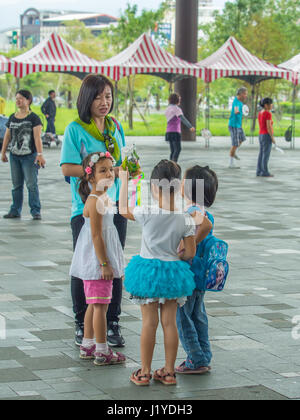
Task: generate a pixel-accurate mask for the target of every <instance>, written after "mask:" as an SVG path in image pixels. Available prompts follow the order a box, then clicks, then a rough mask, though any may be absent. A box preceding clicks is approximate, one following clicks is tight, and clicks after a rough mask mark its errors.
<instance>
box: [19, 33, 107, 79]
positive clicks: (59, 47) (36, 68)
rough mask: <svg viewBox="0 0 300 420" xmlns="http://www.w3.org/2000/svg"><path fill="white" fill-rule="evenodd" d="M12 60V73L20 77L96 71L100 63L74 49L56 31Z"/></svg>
mask: <svg viewBox="0 0 300 420" xmlns="http://www.w3.org/2000/svg"><path fill="white" fill-rule="evenodd" d="M13 61H14V62H15V67H14V69H13V71H12V74H13V75H14V76H16V77H20V78H22V77H24V76H27V75H28V74H31V73H39V72H72V73H98V72H99V64H100V62H99V61H97V60H94V59H92V58H89V57H87V56H86V55H84V54H82V53H81V52H79V51H77V50H75V48H73V47H72V46H71V45H70V44H68V43H67V42H66V41H64V40H63V39H62V38H61V37H60V36H59V35H58V34H56V33H53V34H52V35H50V37H49V38H47V39H45V40H44V41H42V42H40V43H39V44H38V45H36V46H35V47H34V48H32V49H31V50H29V51H27V52H26V53H24V54H22V55H19V56H18V57H15V58H14V59H13Z"/></svg>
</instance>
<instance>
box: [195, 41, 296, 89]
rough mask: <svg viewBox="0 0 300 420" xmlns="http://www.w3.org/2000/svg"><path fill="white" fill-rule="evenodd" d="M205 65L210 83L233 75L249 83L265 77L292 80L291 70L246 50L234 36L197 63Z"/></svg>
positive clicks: (265, 78) (207, 80) (207, 79)
mask: <svg viewBox="0 0 300 420" xmlns="http://www.w3.org/2000/svg"><path fill="white" fill-rule="evenodd" d="M198 65H199V66H201V67H205V68H206V70H207V73H206V76H207V77H206V82H207V83H211V82H213V81H215V80H217V79H219V78H221V77H233V78H238V79H242V80H245V81H248V82H249V83H251V84H254V83H256V82H259V81H262V80H267V79H286V80H290V81H293V73H292V72H291V71H288V70H285V69H282V68H279V67H278V66H275V65H273V64H270V63H268V62H266V61H264V60H262V59H260V58H258V57H256V56H254V55H253V54H251V53H250V52H249V51H247V50H246V49H245V48H244V47H243V46H242V45H241V44H240V43H239V42H238V41H237V40H236V39H235V38H234V37H231V38H229V39H228V41H227V42H225V44H224V45H223V46H222V47H221V48H220V49H219V50H218V51H216V52H215V53H214V54H212V55H211V56H210V57H208V58H206V59H205V60H202V61H200V62H199V63H198Z"/></svg>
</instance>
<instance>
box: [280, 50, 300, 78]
mask: <svg viewBox="0 0 300 420" xmlns="http://www.w3.org/2000/svg"><path fill="white" fill-rule="evenodd" d="M279 67H283V68H285V69H288V70H292V71H293V72H294V78H295V80H294V83H295V85H297V84H298V83H299V80H300V54H298V55H296V56H295V57H293V58H291V59H290V60H288V61H286V62H285V63H282V64H280V65H279Z"/></svg>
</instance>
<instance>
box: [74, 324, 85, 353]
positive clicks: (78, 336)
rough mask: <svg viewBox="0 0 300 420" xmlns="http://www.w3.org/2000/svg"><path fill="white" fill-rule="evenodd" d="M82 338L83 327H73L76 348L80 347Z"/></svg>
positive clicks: (79, 325) (80, 325) (81, 325)
mask: <svg viewBox="0 0 300 420" xmlns="http://www.w3.org/2000/svg"><path fill="white" fill-rule="evenodd" d="M83 337H84V325H83V324H76V325H75V344H76V346H78V347H80V346H81V345H82V341H83Z"/></svg>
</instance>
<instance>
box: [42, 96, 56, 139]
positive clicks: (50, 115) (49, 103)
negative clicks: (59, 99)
mask: <svg viewBox="0 0 300 420" xmlns="http://www.w3.org/2000/svg"><path fill="white" fill-rule="evenodd" d="M48 95H49V97H48V99H46V101H45V102H44V103H43V105H42V108H41V109H42V113H43V114H44V115H45V117H46V119H47V129H46V132H47V133H52V134H56V131H55V125H54V121H55V116H56V104H55V97H56V93H55V91H54V90H50V91H49V93H48Z"/></svg>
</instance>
